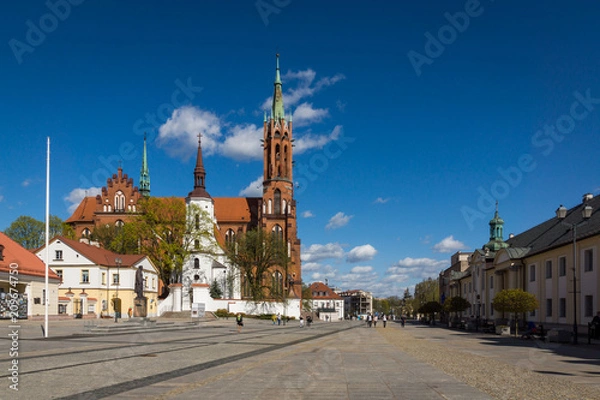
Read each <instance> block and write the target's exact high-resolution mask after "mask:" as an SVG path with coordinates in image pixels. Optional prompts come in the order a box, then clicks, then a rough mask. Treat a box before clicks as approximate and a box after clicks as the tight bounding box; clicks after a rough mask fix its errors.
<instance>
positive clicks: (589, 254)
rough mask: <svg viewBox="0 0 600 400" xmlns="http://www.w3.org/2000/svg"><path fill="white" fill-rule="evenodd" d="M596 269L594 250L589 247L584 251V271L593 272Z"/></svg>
mask: <svg viewBox="0 0 600 400" xmlns="http://www.w3.org/2000/svg"><path fill="white" fill-rule="evenodd" d="M593 270H594V250H592V249H587V250H585V251H584V252H583V271H584V272H591V271H593Z"/></svg>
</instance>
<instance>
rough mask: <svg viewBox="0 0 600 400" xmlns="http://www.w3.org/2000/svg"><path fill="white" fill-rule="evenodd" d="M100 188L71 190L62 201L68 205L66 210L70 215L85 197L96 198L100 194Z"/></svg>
mask: <svg viewBox="0 0 600 400" xmlns="http://www.w3.org/2000/svg"><path fill="white" fill-rule="evenodd" d="M101 190H102V188H99V187H90V188H87V189H86V188H76V189H73V190H71V192H69V194H68V195H66V196H65V197H64V198H63V200H64V201H65V203H67V204H68V208H67V209H68V210H69V212H70V213H71V214H72V213H73V212H74V211H75V210H76V209H77V206H79V203H81V200H83V198H84V197H86V196H96V195H99V194H100V191H101Z"/></svg>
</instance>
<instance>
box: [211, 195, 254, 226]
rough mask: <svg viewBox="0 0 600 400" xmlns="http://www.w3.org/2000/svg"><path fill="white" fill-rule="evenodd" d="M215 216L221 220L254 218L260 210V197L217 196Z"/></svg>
mask: <svg viewBox="0 0 600 400" xmlns="http://www.w3.org/2000/svg"><path fill="white" fill-rule="evenodd" d="M213 200H214V202H215V216H216V217H217V221H219V222H234V221H235V222H245V223H249V222H250V221H251V220H252V214H256V213H257V212H258V210H252V208H253V207H254V208H256V207H258V198H254V197H248V198H246V197H215V198H213Z"/></svg>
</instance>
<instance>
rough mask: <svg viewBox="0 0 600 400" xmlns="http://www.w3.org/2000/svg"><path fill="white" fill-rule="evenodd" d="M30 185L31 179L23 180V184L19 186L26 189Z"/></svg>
mask: <svg viewBox="0 0 600 400" xmlns="http://www.w3.org/2000/svg"><path fill="white" fill-rule="evenodd" d="M29 185H31V179H25V180H24V181H23V182H21V186H23V187H27V186H29Z"/></svg>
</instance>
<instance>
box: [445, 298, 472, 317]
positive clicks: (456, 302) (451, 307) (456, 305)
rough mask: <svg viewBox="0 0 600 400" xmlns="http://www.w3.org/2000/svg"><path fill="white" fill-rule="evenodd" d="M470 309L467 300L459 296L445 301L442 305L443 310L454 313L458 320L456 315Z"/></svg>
mask: <svg viewBox="0 0 600 400" xmlns="http://www.w3.org/2000/svg"><path fill="white" fill-rule="evenodd" d="M469 307H471V303H470V302H469V300H467V299H465V298H464V297H461V296H454V297H451V298H450V299H447V300H446V301H445V303H444V309H445V310H446V311H448V312H453V313H455V316H456V317H457V318H458V313H459V312H463V311H465V310H467V309H468V308H469Z"/></svg>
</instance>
